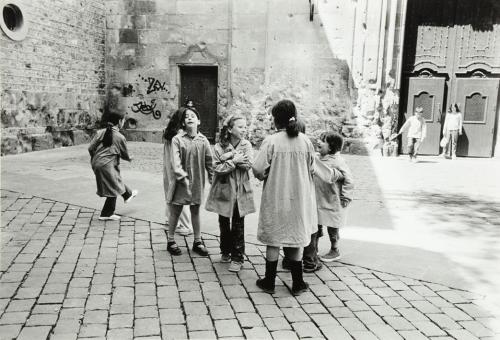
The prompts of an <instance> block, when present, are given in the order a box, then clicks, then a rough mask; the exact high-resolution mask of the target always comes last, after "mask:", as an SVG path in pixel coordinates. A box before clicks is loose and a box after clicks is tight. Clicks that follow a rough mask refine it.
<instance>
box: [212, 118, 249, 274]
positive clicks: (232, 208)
mask: <svg viewBox="0 0 500 340" xmlns="http://www.w3.org/2000/svg"><path fill="white" fill-rule="evenodd" d="M246 128H247V122H246V119H245V118H244V117H242V116H237V115H233V116H229V117H228V118H227V119H226V121H225V123H224V125H223V127H222V130H221V133H220V140H219V143H217V144H216V145H215V148H214V151H215V152H214V156H215V157H214V160H215V164H214V172H215V177H214V181H213V184H212V188H211V189H210V193H209V195H208V199H207V204H206V207H205V208H206V209H207V210H208V211H212V212H216V213H218V214H219V227H220V249H221V253H222V256H221V262H229V261H231V264H230V265H229V269H228V270H229V271H231V272H239V271H240V269H241V267H242V266H243V262H244V255H245V229H244V228H245V224H244V223H245V216H246V215H248V214H250V213H253V212H255V206H254V202H253V194H252V187H251V184H250V175H249V169H250V168H251V166H250V164H251V159H252V150H253V149H252V144H250V142H249V141H248V140H246V139H244V136H245V133H246Z"/></svg>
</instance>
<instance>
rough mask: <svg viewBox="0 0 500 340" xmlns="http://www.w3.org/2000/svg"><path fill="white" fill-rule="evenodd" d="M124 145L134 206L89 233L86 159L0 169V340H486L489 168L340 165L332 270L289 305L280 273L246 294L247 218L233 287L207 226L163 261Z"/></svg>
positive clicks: (499, 210) (154, 161)
mask: <svg viewBox="0 0 500 340" xmlns="http://www.w3.org/2000/svg"><path fill="white" fill-rule="evenodd" d="M129 146H130V150H131V154H132V155H133V156H134V157H135V160H134V161H133V162H132V163H131V164H128V163H124V164H123V166H122V169H123V177H124V178H125V181H126V182H127V183H130V185H131V186H132V187H135V188H138V189H139V190H140V194H139V196H138V197H137V199H136V200H134V201H133V202H132V203H130V204H128V205H123V204H121V203H120V204H119V206H118V211H117V212H118V213H119V214H122V215H123V216H124V218H123V219H122V220H121V221H120V222H106V223H104V222H101V221H98V220H97V216H98V213H99V211H98V210H99V209H100V207H101V205H102V200H101V199H98V198H97V196H96V195H95V184H94V179H93V174H92V171H91V169H90V166H89V159H88V154H87V152H86V147H85V146H77V147H71V148H64V149H55V150H48V151H43V152H34V153H29V154H23V155H17V156H8V157H2V159H1V161H2V186H1V188H2V229H1V232H2V234H1V238H2V243H1V244H2V246H1V255H2V257H1V272H0V275H1V276H0V284H1V289H0V313H2V314H0V338H2V339H3V338H6V339H8V338H13V337H16V336H18V335H19V338H22V339H32V338H33V339H38V338H45V337H47V336H50V337H51V338H54V339H55V338H60V339H73V338H87V337H105V336H106V337H108V338H117V339H126V338H132V337H136V338H141V337H144V338H155V337H156V338H158V337H160V336H161V337H163V338H185V337H190V338H209V337H214V336H217V337H232V338H234V337H236V338H238V337H247V338H257V339H261V338H274V339H277V338H284V339H290V338H294V337H299V338H307V337H312V338H331V339H343V338H348V339H349V338H355V339H376V338H379V339H392V338H394V339H401V338H405V339H413V338H416V339H418V338H422V339H424V338H433V339H445V338H457V339H466V338H467V339H469V338H470V339H475V338H492V339H493V338H495V337H498V336H499V334H498V332H499V328H500V327H499V321H498V320H499V319H497V318H496V317H497V313H498V311H497V310H496V309H495V307H496V306H498V305H500V303H499V301H500V299H499V295H498V289H497V287H498V282H499V280H500V275H499V273H498V269H497V267H498V264H499V262H500V261H499V260H498V258H499V255H498V254H499V250H500V246H499V242H498V240H499V236H500V229H499V226H500V183H499V182H500V181H499V180H498V173H500V162H499V161H497V160H492V159H458V160H457V161H447V160H443V159H440V158H437V157H422V158H421V160H420V162H419V163H417V164H412V163H409V162H408V161H407V159H406V158H404V157H398V158H382V157H373V156H372V157H367V156H354V155H346V160H347V162H348V164H349V165H350V167H351V168H352V170H353V172H354V175H355V178H356V192H355V200H354V202H353V204H352V206H351V208H350V214H349V221H348V225H347V226H346V228H345V229H343V230H342V231H341V236H342V246H341V251H342V255H343V257H342V260H341V262H339V263H335V264H333V265H329V266H327V267H325V268H324V269H322V270H321V271H319V272H317V273H316V274H308V275H307V280H308V281H309V282H310V283H311V284H312V285H311V290H310V292H308V293H306V294H305V295H302V296H300V297H298V298H295V297H292V296H290V294H289V292H288V290H287V289H286V286H287V285H289V284H290V274H289V273H287V272H281V273H280V275H279V276H280V282H279V283H280V285H279V289H278V290H277V293H276V294H274V295H273V296H270V295H266V294H262V293H260V292H259V291H258V289H257V288H256V287H255V279H256V278H257V276H258V275H262V273H263V270H264V258H263V256H262V252H263V248H262V246H260V245H259V244H258V242H257V241H256V238H255V235H256V229H257V214H253V215H250V216H249V217H248V218H246V238H247V256H248V261H247V262H246V264H245V267H244V270H243V271H242V272H240V273H239V274H237V275H235V274H231V273H229V272H227V269H226V268H225V267H226V265H222V264H220V263H219V262H218V239H217V235H218V226H217V216H216V215H215V214H211V213H208V212H204V213H203V218H202V221H203V231H204V238H205V242H206V244H207V246H209V247H210V252H211V256H210V258H209V259H207V258H200V257H197V256H196V255H193V254H190V253H189V252H188V247H187V246H188V245H189V244H190V243H191V242H192V240H191V239H190V238H189V237H188V238H186V240H185V242H186V243H185V244H184V248H183V250H184V254H185V255H183V256H181V257H178V258H172V257H171V256H170V255H168V253H167V252H166V236H165V231H164V225H163V222H164V203H163V189H162V178H161V152H162V146H161V145H158V144H150V143H130V145H129ZM254 184H255V185H254V187H255V196H256V202H257V203H259V198H260V189H261V187H260V184H259V183H258V182H256V181H254ZM327 247H328V243H327V240H326V239H325V238H323V239H322V240H321V244H320V248H321V252H324V251H326V249H327Z"/></svg>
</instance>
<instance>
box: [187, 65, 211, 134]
mask: <svg viewBox="0 0 500 340" xmlns="http://www.w3.org/2000/svg"><path fill="white" fill-rule="evenodd" d="M217 71H218V70H217V66H181V67H180V73H181V86H180V96H179V106H182V105H184V103H185V101H186V100H187V99H191V100H192V101H193V103H194V105H195V107H196V109H197V110H198V112H199V113H200V120H201V125H200V131H201V133H203V134H204V135H205V136H206V137H207V138H208V140H209V141H210V142H212V143H214V142H215V134H216V130H217V86H218V85H217V84H218V77H217Z"/></svg>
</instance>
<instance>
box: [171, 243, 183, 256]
mask: <svg viewBox="0 0 500 340" xmlns="http://www.w3.org/2000/svg"><path fill="white" fill-rule="evenodd" d="M167 251H168V252H169V253H170V254H172V255H174V256H178V255H181V254H182V250H181V248H179V246H178V245H177V243H175V241H171V242H167Z"/></svg>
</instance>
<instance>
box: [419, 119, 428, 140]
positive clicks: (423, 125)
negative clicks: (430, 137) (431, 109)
mask: <svg viewBox="0 0 500 340" xmlns="http://www.w3.org/2000/svg"><path fill="white" fill-rule="evenodd" d="M425 137H427V124H426V123H425V120H424V119H423V118H422V137H421V138H420V142H422V141H423V140H424V139H425Z"/></svg>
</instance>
